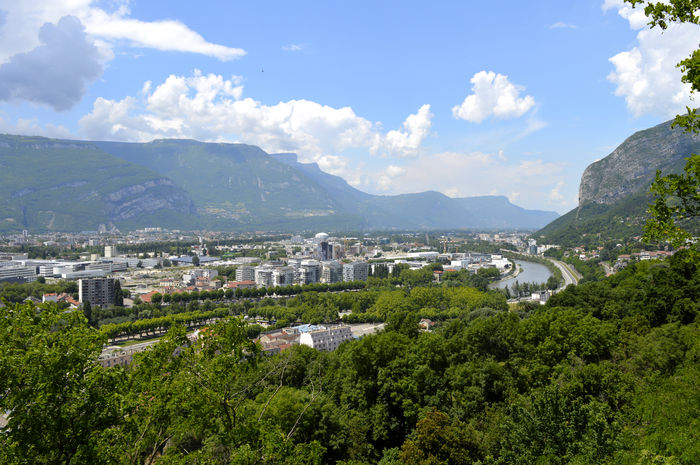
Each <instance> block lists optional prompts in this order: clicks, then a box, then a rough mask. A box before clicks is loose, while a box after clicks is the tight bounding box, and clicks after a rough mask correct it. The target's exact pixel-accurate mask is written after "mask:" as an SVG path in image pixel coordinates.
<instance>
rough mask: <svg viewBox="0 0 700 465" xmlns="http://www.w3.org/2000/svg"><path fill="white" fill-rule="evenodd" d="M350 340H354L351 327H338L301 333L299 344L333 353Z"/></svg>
mask: <svg viewBox="0 0 700 465" xmlns="http://www.w3.org/2000/svg"><path fill="white" fill-rule="evenodd" d="M350 339H352V331H351V330H350V326H347V325H338V326H329V327H326V328H322V329H316V330H314V331H309V332H304V333H301V336H299V344H304V345H307V346H309V347H311V348H313V349H316V350H324V351H331V350H335V349H337V348H338V346H339V345H340V344H342V343H343V342H345V341H349V340H350Z"/></svg>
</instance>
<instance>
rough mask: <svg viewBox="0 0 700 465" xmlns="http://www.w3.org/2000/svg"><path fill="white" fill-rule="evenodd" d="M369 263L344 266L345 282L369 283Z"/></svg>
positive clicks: (354, 263) (353, 263)
mask: <svg viewBox="0 0 700 465" xmlns="http://www.w3.org/2000/svg"><path fill="white" fill-rule="evenodd" d="M368 273H369V263H367V262H352V263H346V264H345V265H343V281H346V282H347V281H367V274H368Z"/></svg>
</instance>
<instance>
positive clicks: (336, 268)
mask: <svg viewBox="0 0 700 465" xmlns="http://www.w3.org/2000/svg"><path fill="white" fill-rule="evenodd" d="M342 280H343V265H342V263H340V262H337V261H335V260H332V261H327V262H323V263H321V282H322V283H326V284H332V283H337V282H340V281H342Z"/></svg>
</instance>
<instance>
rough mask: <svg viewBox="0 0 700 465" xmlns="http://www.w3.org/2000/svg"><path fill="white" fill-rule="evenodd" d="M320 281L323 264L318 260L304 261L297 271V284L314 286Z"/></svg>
mask: <svg viewBox="0 0 700 465" xmlns="http://www.w3.org/2000/svg"><path fill="white" fill-rule="evenodd" d="M319 234H321V233H319ZM320 279H321V264H320V263H319V262H317V261H316V260H303V261H302V262H301V264H300V265H299V269H298V270H297V283H299V284H302V285H303V284H313V283H317V282H319V280H320Z"/></svg>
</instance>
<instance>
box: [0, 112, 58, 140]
mask: <svg viewBox="0 0 700 465" xmlns="http://www.w3.org/2000/svg"><path fill="white" fill-rule="evenodd" d="M0 133H3V134H32V135H36V136H44V137H53V138H57V139H66V138H71V137H72V134H71V132H70V131H69V130H68V129H67V128H66V127H64V126H61V125H55V124H51V123H48V124H46V125H44V126H42V125H41V124H40V123H39V121H38V120H37V119H24V118H19V119H17V122H16V123H14V124H13V123H11V122H9V121H7V120H5V119H4V118H3V117H2V116H0Z"/></svg>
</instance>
